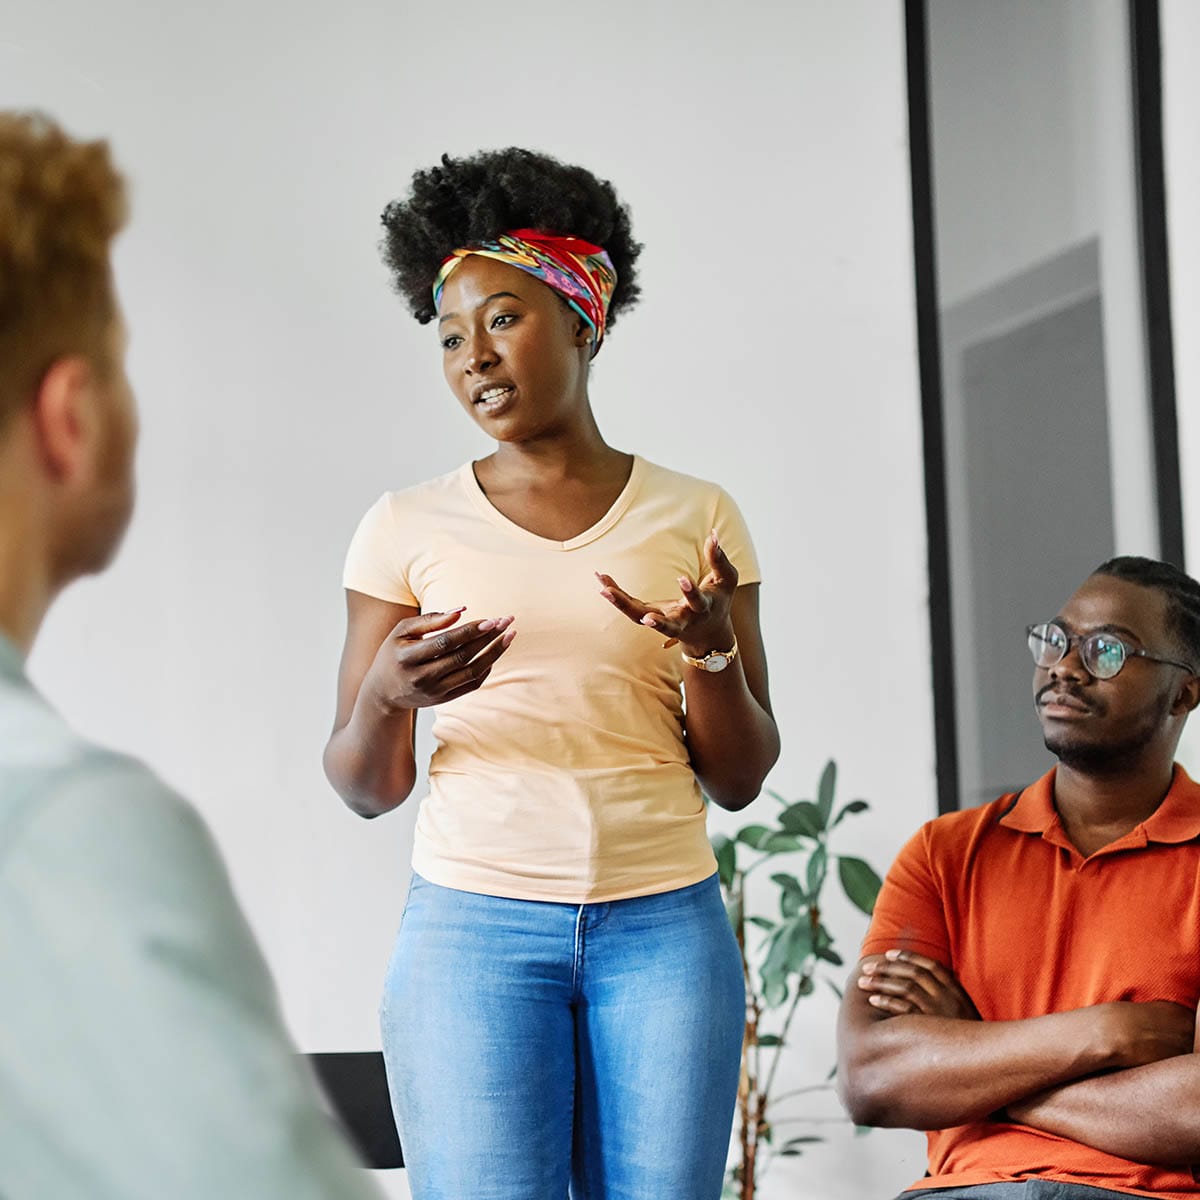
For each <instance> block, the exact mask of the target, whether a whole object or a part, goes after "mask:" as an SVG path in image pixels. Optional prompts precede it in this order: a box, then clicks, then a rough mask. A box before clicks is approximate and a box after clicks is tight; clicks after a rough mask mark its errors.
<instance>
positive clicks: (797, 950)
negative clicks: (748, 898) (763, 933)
mask: <svg viewBox="0 0 1200 1200" xmlns="http://www.w3.org/2000/svg"><path fill="white" fill-rule="evenodd" d="M768 946H769V949H768V950H767V957H766V959H765V960H764V962H763V965H762V981H763V994H764V996H766V995H767V994H768V992H770V991H771V983H772V981H773V980H776V979H782V980H783V981H784V982H785V984H786V980H787V977H788V976H789V975H793V974H797V973H799V972H800V970H801V969H802V968H803V966H804V960H805V959H806V958H808V956H809V955H810V954H811V953H812V934H811V931H810V930H809V927H808V915H807V914H803V915H802V916H800V917H798V918H796V919H794V920H791V921H785V922H784V923H783V924H782V925H780V926H779V928H778V929H777V930H776V931H775V932H774V933H773V934H772V935H771V938H770V940H769V942H768ZM768 1007H774V1005H770V1004H769V1003H768Z"/></svg>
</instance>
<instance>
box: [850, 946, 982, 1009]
mask: <svg viewBox="0 0 1200 1200" xmlns="http://www.w3.org/2000/svg"><path fill="white" fill-rule="evenodd" d="M858 986H859V987H860V988H861V989H862V990H863V991H864V992H867V993H869V994H868V996H867V1002H868V1003H869V1004H870V1005H871V1006H872V1007H874V1008H877V1009H879V1010H880V1011H881V1012H883V1013H886V1014H887V1015H888V1016H901V1015H904V1014H907V1013H924V1014H925V1015H926V1016H930V1017H950V1018H953V1019H957V1020H960V1021H978V1020H979V1013H978V1011H977V1010H976V1008H975V1005H974V1003H973V1002H972V1000H971V997H970V996H968V995H967V993H966V992H965V991H964V990H963V988H962V985H961V984H960V983H959V982H958V980H957V979H956V978H955V977H954V975H953V973H952V972H951V971H949V970H947V968H946V967H944V966H942V964H941V963H939V962H936V961H935V960H934V959H932V958H926V957H925V956H924V955H923V954H915V953H913V951H911V950H888V951H887V952H886V953H884V954H882V955H872V956H871V957H870V958H865V959H863V962H862V967H861V973H860V974H859V977H858Z"/></svg>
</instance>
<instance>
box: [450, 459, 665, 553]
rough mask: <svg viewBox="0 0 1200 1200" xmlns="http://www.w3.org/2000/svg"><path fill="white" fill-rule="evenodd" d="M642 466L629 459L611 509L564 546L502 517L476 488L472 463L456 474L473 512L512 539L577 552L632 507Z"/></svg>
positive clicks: (642, 464) (600, 535) (641, 473)
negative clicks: (623, 483) (629, 462)
mask: <svg viewBox="0 0 1200 1200" xmlns="http://www.w3.org/2000/svg"><path fill="white" fill-rule="evenodd" d="M645 471H646V464H645V461H644V460H643V459H642V458H641V457H640V456H639V455H637V454H635V455H634V456H633V467H632V469H631V470H630V472H629V478H628V479H627V480H626V481H625V486H624V487H623V488H622V489H621V493H620V495H618V496H617V498H616V499H615V500H614V501H613V502H612V506H611V507H610V508H609V510H608V512H606V513H605V514H604V516H602V517H601V518H600V520H598V521H597V522H596V523H595V524H594V525H593V526H591V528H589V529H585V530H584V531H583V532H582V533H578V534H576V535H575V536H574V537H573V538H568V539H567V540H566V541H565V542H560V541H556V540H555V539H554V538H546V537H542V536H541V535H540V534H536V533H533V532H532V531H531V530H528V529H526V528H525V527H524V526H523V525H518V524H517V523H516V522H515V521H512V520H510V519H509V518H508V517H506V516H505V515H504V514H503V513H502V512H501V511H500V510H499V509H498V508H497V507H496V506H495V505H494V504H493V503H492V502H491V501H490V500H489V499H488V498H487V496H486V495H485V494H484V491H483V488H482V487H480V486H479V480H478V479H477V478H476V477H475V467H474V464H473V463H466V464H464V465H463V466H462V467H461V468H460V469H459V472H458V477H459V480H460V481H461V483H462V485H463V487H464V488H465V489H466V493H467V495H468V496H469V497H470V499H471V503H472V504H473V505H474V506H475V508H476V509H477V510H478V511H479V512H480V513H481V514H482V515H483V516H484V517H485V518H486V519H487V520H488V521H490V522H491V523H492V524H493V525H495V526H497V527H498V528H500V529H502V530H504V531H505V532H506V533H508V534H511V535H512V536H513V537H516V538H518V539H520V540H521V541H523V542H526V543H527V544H528V545H531V546H541V547H542V548H543V549H546V550H555V551H560V552H561V551H568V550H578V549H579V548H580V547H581V546H587V545H589V544H590V543H591V542H594V541H596V539H597V538H600V537H603V536H604V534H606V533H607V532H608V531H609V530H610V529H611V528H612V527H613V526H614V525H615V524H616V523H617V522H618V521H619V520H620V519H621V518H622V517H623V516H624V515H625V513H626V512H627V511H628V510H629V506H630V505H631V504H632V503H633V501H634V497H635V496H636V495H637V493H638V489H639V488H640V487H641V485H642V479H643V478H644V476H645Z"/></svg>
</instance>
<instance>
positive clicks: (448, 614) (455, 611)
mask: <svg viewBox="0 0 1200 1200" xmlns="http://www.w3.org/2000/svg"><path fill="white" fill-rule="evenodd" d="M466 611H467V606H466V605H465V604H460V605H459V606H458V607H457V608H450V609H447V610H446V612H445V613H443V614H442V615H443V616H446V617H456V616H458V614H459V613H464V612H466Z"/></svg>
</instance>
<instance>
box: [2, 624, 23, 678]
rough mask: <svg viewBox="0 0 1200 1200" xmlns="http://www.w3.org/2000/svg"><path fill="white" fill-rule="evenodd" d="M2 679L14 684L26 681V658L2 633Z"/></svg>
mask: <svg viewBox="0 0 1200 1200" xmlns="http://www.w3.org/2000/svg"><path fill="white" fill-rule="evenodd" d="M0 679H8V680H11V681H12V682H14V683H17V682H21V681H23V680H24V679H25V656H24V655H23V654H22V653H21V651H20V650H18V649H17V647H16V646H15V645H14V644H13V643H12V642H11V641H9V639H8V638H7V637H6V636H5V635H4V634H3V633H0Z"/></svg>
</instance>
